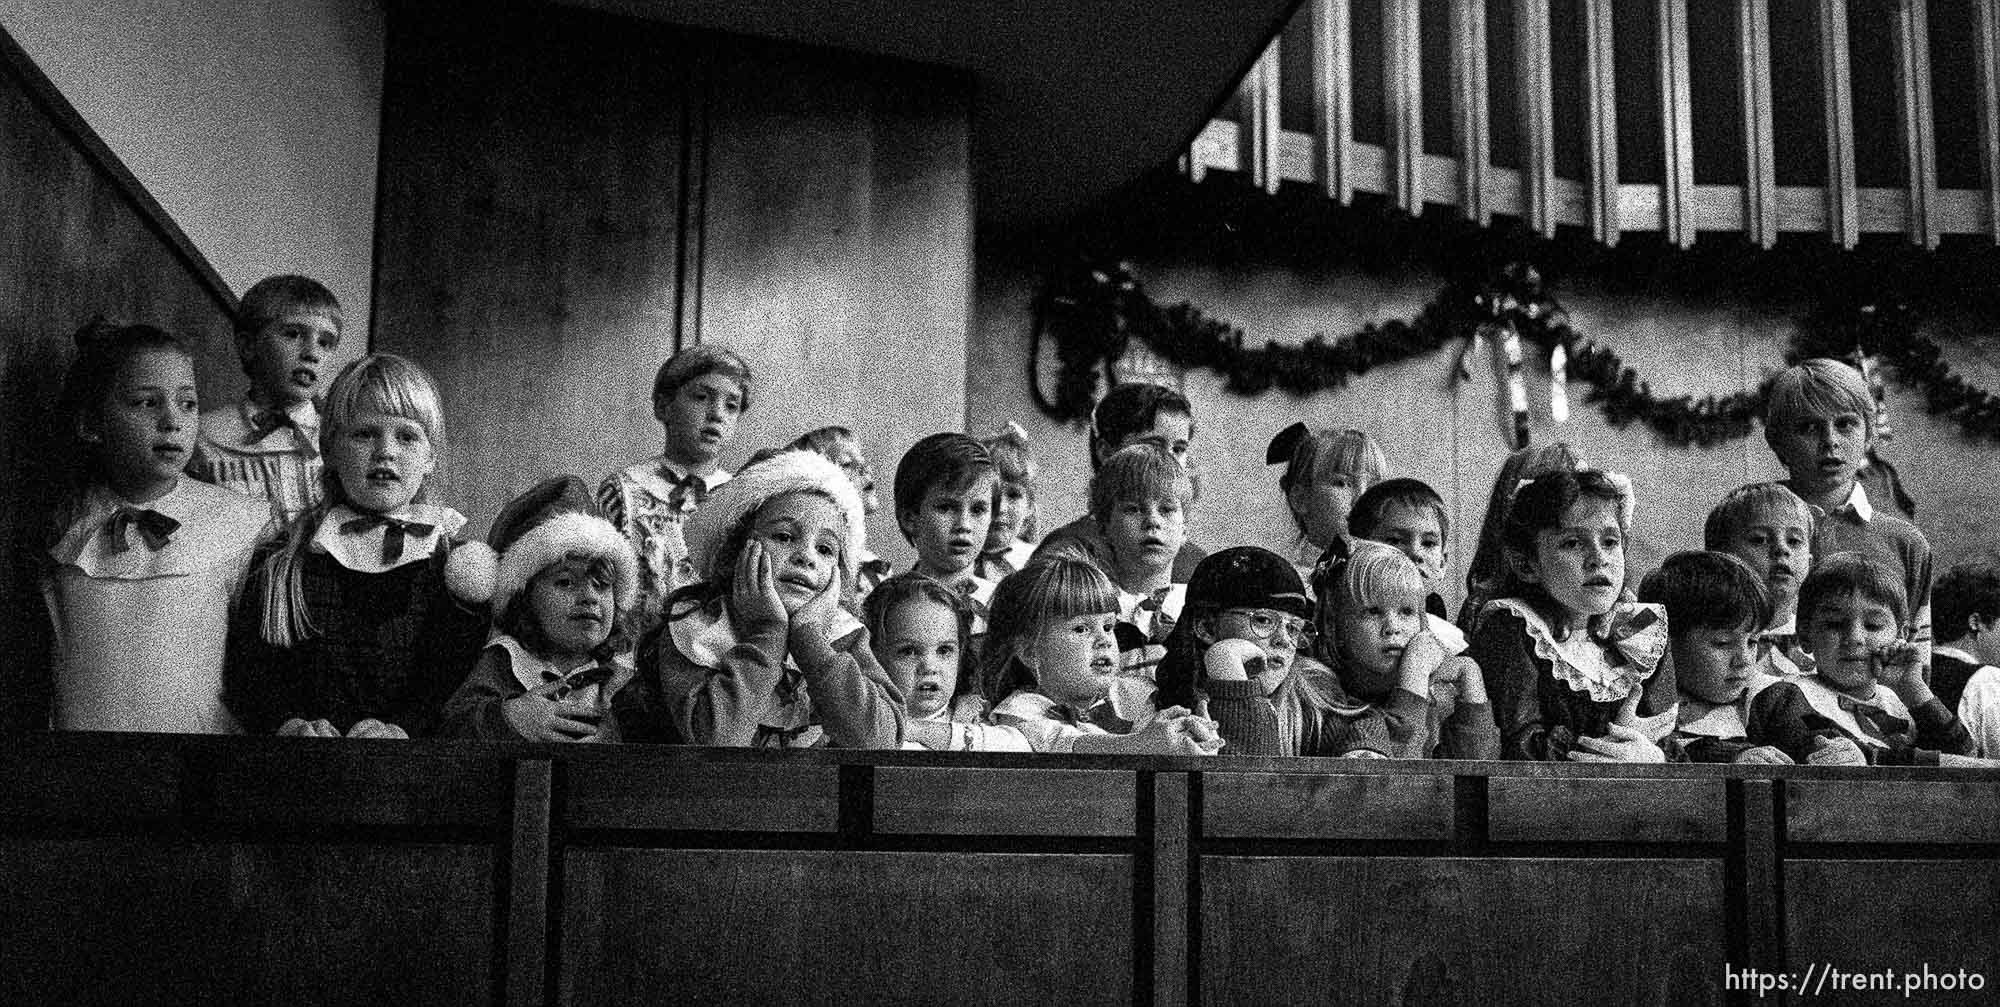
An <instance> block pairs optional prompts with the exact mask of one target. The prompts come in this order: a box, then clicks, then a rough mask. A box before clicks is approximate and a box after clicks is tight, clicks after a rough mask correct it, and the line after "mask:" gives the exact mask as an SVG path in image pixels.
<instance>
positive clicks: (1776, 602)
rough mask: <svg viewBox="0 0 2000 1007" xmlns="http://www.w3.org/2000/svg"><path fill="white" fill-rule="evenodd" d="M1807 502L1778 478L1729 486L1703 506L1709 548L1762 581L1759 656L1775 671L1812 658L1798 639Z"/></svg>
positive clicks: (1806, 563)
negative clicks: (1765, 608) (1765, 606)
mask: <svg viewBox="0 0 2000 1007" xmlns="http://www.w3.org/2000/svg"><path fill="white" fill-rule="evenodd" d="M1814 524H1815V522H1814V519H1813V512H1812V508H1811V507H1808V506H1806V502H1805V501H1804V500H1801V499H1799V497H1798V494H1796V493H1793V492H1792V491H1791V490H1788V489H1786V488H1785V485H1784V484H1783V483H1752V484H1750V485H1748V486H1743V487H1739V488H1737V489H1734V490H1731V491H1730V492H1729V495H1728V496H1725V497H1723V498H1722V502H1721V503H1718V504H1716V505H1715V509H1714V510H1711V511H1709V512H1708V523H1707V525H1706V526H1705V528H1704V529H1703V533H1702V538H1703V541H1704V544H1705V545H1706V547H1707V548H1708V549H1709V550H1711V551H1713V552H1726V553H1729V554H1730V555H1732V556H1735V557H1736V558H1737V559H1740V560H1742V561H1743V562H1745V563H1748V564H1750V569H1751V570H1753V571H1755V572H1756V574H1757V576H1758V577H1760V578H1762V579H1763V581H1764V588H1765V590H1766V591H1767V592H1769V594H1770V599H1771V620H1770V624H1769V625H1767V626H1765V627H1764V628H1763V630H1762V632H1761V633H1760V634H1759V638H1760V640H1761V642H1762V643H1763V644H1764V647H1763V654H1764V662H1765V663H1766V664H1767V665H1769V670H1770V671H1771V673H1772V674H1776V675H1797V674H1802V673H1804V672H1809V671H1811V670H1812V658H1811V657H1810V656H1809V655H1807V654H1806V652H1805V651H1804V650H1803V649H1801V648H1800V647H1799V645H1798V638H1797V628H1796V627H1797V623H1798V604H1799V584H1800V582H1802V581H1803V580H1805V576H1806V571H1808V570H1810V569H1812V541H1813V531H1814Z"/></svg>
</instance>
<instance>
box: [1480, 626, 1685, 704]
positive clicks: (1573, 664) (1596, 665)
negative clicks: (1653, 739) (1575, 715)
mask: <svg viewBox="0 0 2000 1007" xmlns="http://www.w3.org/2000/svg"><path fill="white" fill-rule="evenodd" d="M1496 608H1499V609H1505V610H1507V611H1509V612H1512V613H1514V614H1515V615H1517V616H1520V618H1521V621H1522V622H1523V623H1525V624H1526V625H1527V628H1528V639H1529V640H1531V641H1533V643H1534V646H1535V656H1537V657H1540V658H1541V659H1542V660H1545V661H1547V662H1549V665H1550V669H1551V671H1552V672H1553V673H1554V675H1555V677H1556V680H1557V681H1559V682H1562V683H1563V684H1565V685H1567V686H1569V687H1570V688H1571V689H1573V690H1575V691H1577V692H1581V693H1585V694H1587V695H1588V696H1589V697H1590V698H1591V699H1592V700H1593V701H1595V702H1599V703H1605V702H1616V701H1618V700H1622V699H1624V698H1625V697H1627V696H1630V695H1631V694H1632V693H1633V692H1635V691H1637V690H1638V689H1639V688H1640V685H1641V683H1643V682H1645V681H1646V680H1647V679H1649V678H1651V677H1653V672H1654V670H1655V669H1657V668H1658V667H1659V665H1660V659H1661V657H1662V656H1664V655H1665V654H1666V652H1667V613H1666V609H1665V608H1663V607H1662V606H1660V605H1656V604H1652V603H1649V602H1636V601H1621V602H1619V603H1618V605H1617V607H1616V608H1614V609H1613V610H1612V611H1613V612H1614V613H1620V612H1622V613H1625V615H1626V617H1628V618H1629V617H1631V616H1636V615H1638V614H1639V613H1642V612H1648V611H1650V612H1651V613H1652V614H1653V620H1652V622H1651V624H1649V625H1647V626H1645V627H1643V628H1640V629H1637V630H1635V631H1633V632H1631V633H1630V634H1629V635H1624V636H1622V637H1621V638H1620V639H1619V641H1618V642H1617V643H1616V644H1615V646H1616V647H1617V649H1618V651H1619V653H1620V654H1622V655H1623V656H1624V661H1623V662H1621V663H1618V664H1613V663H1612V662H1611V661H1610V660H1609V658H1608V657H1607V656H1606V645H1605V644H1602V643H1600V642H1599V641H1598V640H1597V639H1595V638H1594V637H1592V636H1591V634H1589V633H1571V634H1569V635H1568V636H1566V637H1564V638H1562V639H1560V640H1558V639H1556V635H1555V631H1554V630H1552V629H1551V628H1550V627H1549V624H1548V623H1547V622H1546V621H1544V620H1543V619H1542V617H1541V614H1540V613H1538V612H1536V611H1535V609H1534V607H1533V606H1531V605H1529V604H1528V603H1527V602H1525V601H1522V600H1521V599H1519V598H1498V599H1495V600H1493V601H1490V602H1487V603H1486V610H1487V611H1489V612H1490V611H1492V610H1494V609H1496ZM1669 726H1671V725H1669Z"/></svg>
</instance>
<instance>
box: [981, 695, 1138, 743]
mask: <svg viewBox="0 0 2000 1007" xmlns="http://www.w3.org/2000/svg"><path fill="white" fill-rule="evenodd" d="M1002 718H1007V719H1012V720H1025V721H1035V720H1053V721H1056V722H1058V723H1063V724H1069V725H1070V726H1072V727H1081V728H1084V729H1085V730H1096V731H1103V732H1105V733H1113V729H1114V727H1115V728H1116V730H1117V732H1118V733H1123V732H1126V731H1130V730H1131V729H1132V725H1131V724H1130V723H1129V722H1127V721H1125V720H1124V719H1122V718H1120V717H1119V716H1118V714H1117V711H1115V710H1113V709H1112V708H1111V701H1110V700H1109V699H1108V698H1107V699H1100V700H1098V701H1097V702H1095V703H1092V704H1091V706H1090V709H1088V710H1085V711H1084V712H1083V713H1081V714H1079V713H1077V712H1076V711H1075V710H1073V709H1071V708H1070V707H1069V706H1067V705H1065V704H1063V703H1058V702H1056V701H1055V700H1053V699H1051V698H1049V697H1047V696H1044V695H1042V694H1041V693H1039V692H1034V691H1031V690H1028V689H1016V690H1015V691H1013V692H1010V693H1008V694H1007V698H1005V699H1003V700H1001V701H1000V704H999V705H998V706H995V707H994V708H993V719H994V720H995V721H996V722H997V721H999V720H1001V719H1002ZM1107 725H1109V726H1107Z"/></svg>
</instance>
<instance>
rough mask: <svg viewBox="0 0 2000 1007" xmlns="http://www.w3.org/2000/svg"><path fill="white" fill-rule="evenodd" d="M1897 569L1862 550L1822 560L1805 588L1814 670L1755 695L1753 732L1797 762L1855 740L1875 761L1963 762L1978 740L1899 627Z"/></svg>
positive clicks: (1805, 628)
mask: <svg viewBox="0 0 2000 1007" xmlns="http://www.w3.org/2000/svg"><path fill="white" fill-rule="evenodd" d="M1908 614H1909V601H1908V599H1907V598H1906V597H1905V595H1904V594H1903V584H1902V577H1901V572H1900V571H1898V570H1896V569H1895V568H1894V567H1892V566H1890V565H1889V564H1887V563H1884V562H1882V561H1880V560H1878V559H1876V558H1875V557H1873V556H1869V555H1866V554H1863V553H1854V552H1843V553H1835V554H1833V555H1831V556H1827V557H1825V558H1824V559H1822V560H1821V561H1820V562H1819V564H1818V565H1817V566H1815V567H1814V568H1813V572H1812V573H1811V574H1808V575H1807V576H1806V580H1805V583H1804V584H1802V585H1801V586H1800V587H1799V638H1800V640H1801V641H1803V643H1804V644H1805V647H1806V649H1807V650H1808V651H1810V652H1811V653H1812V655H1813V659H1814V664H1815V665H1816V666H1817V670H1816V671H1815V672H1814V673H1813V674H1810V675H1799V676H1796V677H1793V678H1789V679H1784V680H1781V681H1778V682H1775V683H1773V684H1771V685H1770V686H1768V687H1766V688H1765V689H1764V690H1763V691H1762V692H1760V693H1758V694H1757V698H1756V699H1754V700H1752V701H1751V703H1750V740H1751V741H1752V742H1754V743H1756V744H1760V745H1772V746H1775V747H1776V748H1778V749H1780V750H1781V751H1783V752H1784V753H1785V754H1786V755H1788V756H1791V757H1792V759H1793V760H1795V761H1797V762H1820V761H1825V759H1824V758H1823V757H1822V758H1815V754H1816V753H1819V752H1820V750H1821V749H1823V748H1826V749H1828V750H1829V751H1830V750H1831V748H1830V746H1842V747H1844V746H1845V745H1852V746H1854V747H1855V748H1858V749H1859V751H1860V761H1865V762H1867V763H1868V764H1870V765H1878V766H1890V765H1931V766H1935V765H1941V764H1942V765H1966V764H1970V763H1969V762H1968V756H1969V755H1970V753H1971V752H1972V750H1973V746H1972V739H1971V737H1970V736H1968V735H1967V734H1966V731H1965V727H1964V725H1962V724H1960V723H1959V721H1958V718H1957V717H1955V716H1953V715H1952V712H1951V710H1949V709H1947V708H1946V707H1945V705H1944V704H1943V703H1941V702H1938V698H1937V696H1936V695H1934V694H1932V692H1931V688H1930V685H1929V684H1927V683H1926V682H1925V681H1924V677H1923V656H1922V654H1921V652H1920V651H1919V650H1918V648H1917V647H1916V645H1915V644H1912V643H1911V642H1909V641H1908V640H1907V639H1905V638H1904V637H1903V635H1902V626H1903V621H1904V619H1906V618H1907V617H1908Z"/></svg>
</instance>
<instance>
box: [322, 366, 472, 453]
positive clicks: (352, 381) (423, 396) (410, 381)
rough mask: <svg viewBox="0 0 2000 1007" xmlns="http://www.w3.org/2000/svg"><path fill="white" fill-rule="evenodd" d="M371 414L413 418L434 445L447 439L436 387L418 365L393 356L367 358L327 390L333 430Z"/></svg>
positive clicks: (330, 422)
mask: <svg viewBox="0 0 2000 1007" xmlns="http://www.w3.org/2000/svg"><path fill="white" fill-rule="evenodd" d="M369 413H380V414H382V415H385V416H395V417H400V418H402V419H406V420H414V421H415V422H416V423H418V424H419V425H421V426H422V427H423V428H424V432H425V433H426V434H428V435H429V436H430V439H431V443H432V446H433V447H434V448H435V447H436V446H438V445H439V444H440V443H441V442H442V441H443V440H444V408H443V406H442V405H441V404H440V403H439V401H438V393H437V386H436V385H434V384H432V383H431V380H430V378H429V376H427V375H426V374H424V372H423V371H421V370H419V369H418V368H417V366H416V365H415V364H412V363H410V362H408V361H405V360H401V359H398V358H394V357H374V358H371V359H367V360H364V361H362V362H360V363H358V364H356V365H354V368H353V369H352V370H350V371H346V372H343V373H342V374H341V375H340V378H338V379H336V380H335V381H334V383H333V387H332V388H330V389H328V390H327V396H326V415H327V425H328V427H329V428H330V429H333V430H339V429H342V428H344V427H346V426H348V425H349V424H352V423H353V422H354V421H355V420H356V419H358V418H359V417H361V416H365V415H367V414H369Z"/></svg>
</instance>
